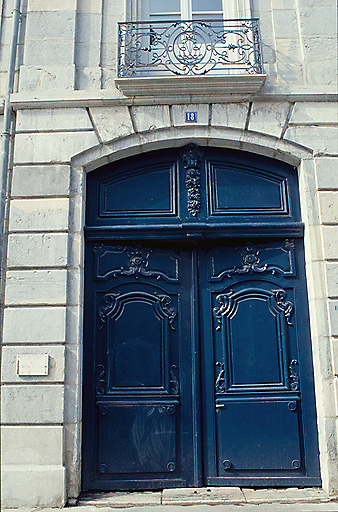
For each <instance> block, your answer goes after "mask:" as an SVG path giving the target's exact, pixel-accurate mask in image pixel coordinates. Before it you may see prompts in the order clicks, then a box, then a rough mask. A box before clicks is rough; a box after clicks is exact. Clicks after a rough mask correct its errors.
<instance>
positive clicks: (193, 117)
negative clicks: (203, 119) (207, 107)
mask: <svg viewBox="0 0 338 512" xmlns="http://www.w3.org/2000/svg"><path fill="white" fill-rule="evenodd" d="M185 122H186V123H197V112H186V113H185Z"/></svg>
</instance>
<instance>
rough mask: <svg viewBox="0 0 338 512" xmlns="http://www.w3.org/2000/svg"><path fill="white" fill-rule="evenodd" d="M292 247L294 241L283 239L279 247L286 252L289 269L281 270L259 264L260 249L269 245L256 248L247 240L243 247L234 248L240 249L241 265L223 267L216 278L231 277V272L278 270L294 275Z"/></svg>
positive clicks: (250, 272) (266, 249) (264, 249)
mask: <svg viewBox="0 0 338 512" xmlns="http://www.w3.org/2000/svg"><path fill="white" fill-rule="evenodd" d="M294 249H295V244H294V241H293V240H290V239H286V240H285V247H280V250H281V251H282V252H284V253H287V256H288V262H289V270H283V269H282V268H280V267H279V266H277V265H270V264H268V263H265V264H264V265H260V263H261V258H260V257H259V255H260V253H261V252H262V251H268V250H271V249H270V248H269V247H260V248H258V247H255V246H254V245H253V244H252V243H251V242H248V243H247V244H246V245H245V246H244V247H237V248H236V251H240V254H241V266H240V267H233V268H229V269H225V270H223V271H222V272H221V273H220V274H219V275H218V276H217V278H222V277H223V276H225V275H226V276H227V277H231V276H232V275H233V274H254V273H262V272H271V274H275V273H276V272H279V273H281V274H283V275H291V276H292V275H294ZM214 277H216V276H214Z"/></svg>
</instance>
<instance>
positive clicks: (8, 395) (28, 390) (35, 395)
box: [1, 384, 64, 425]
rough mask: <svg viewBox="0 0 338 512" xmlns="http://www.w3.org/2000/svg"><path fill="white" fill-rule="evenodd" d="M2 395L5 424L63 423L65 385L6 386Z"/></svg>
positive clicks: (2, 414) (2, 415)
mask: <svg viewBox="0 0 338 512" xmlns="http://www.w3.org/2000/svg"><path fill="white" fill-rule="evenodd" d="M1 394H2V397H1V419H2V422H3V423H8V424H23V425H24V424H30V423H48V424H53V423H62V422H63V394H64V388H63V385H60V384H53V385H46V384H23V385H21V386H17V385H16V386H14V385H4V386H2V392H1Z"/></svg>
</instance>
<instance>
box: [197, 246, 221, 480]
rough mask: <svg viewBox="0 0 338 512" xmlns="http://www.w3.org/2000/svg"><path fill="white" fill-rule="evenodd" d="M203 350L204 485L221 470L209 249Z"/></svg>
mask: <svg viewBox="0 0 338 512" xmlns="http://www.w3.org/2000/svg"><path fill="white" fill-rule="evenodd" d="M198 263H199V265H198V270H199V279H198V281H199V310H200V340H201V341H200V353H201V402H202V421H203V428H202V432H203V468H204V482H203V483H204V485H207V478H208V476H209V475H215V474H216V473H217V461H216V430H215V363H216V359H215V353H214V351H215V347H214V334H215V333H214V332H213V318H212V311H213V309H212V303H211V293H210V292H211V290H210V286H208V268H209V267H208V250H207V248H205V249H202V248H201V249H200V250H199V253H198Z"/></svg>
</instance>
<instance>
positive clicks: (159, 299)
mask: <svg viewBox="0 0 338 512" xmlns="http://www.w3.org/2000/svg"><path fill="white" fill-rule="evenodd" d="M137 299H138V300H139V299H143V300H144V301H145V302H147V303H148V304H149V303H150V304H152V306H153V308H154V312H155V315H156V316H157V317H158V318H159V319H162V318H165V317H166V318H168V321H169V327H170V328H171V329H172V330H173V331H174V330H175V328H174V326H173V325H172V324H173V321H174V320H175V317H176V315H177V310H176V309H175V308H174V307H172V306H169V304H171V298H170V297H169V296H168V295H163V294H159V293H156V292H155V293H154V295H152V294H150V293H147V292H128V293H125V294H124V295H121V293H106V295H105V296H104V297H103V302H104V305H103V306H100V307H99V308H98V311H97V312H98V315H99V317H100V320H101V326H100V329H101V328H102V327H103V324H104V323H105V322H106V317H107V316H108V315H110V316H111V317H112V318H115V317H116V316H118V315H120V314H122V312H123V309H124V307H125V304H126V303H128V302H132V301H133V300H137Z"/></svg>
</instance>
